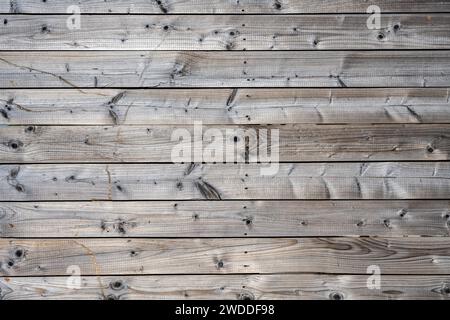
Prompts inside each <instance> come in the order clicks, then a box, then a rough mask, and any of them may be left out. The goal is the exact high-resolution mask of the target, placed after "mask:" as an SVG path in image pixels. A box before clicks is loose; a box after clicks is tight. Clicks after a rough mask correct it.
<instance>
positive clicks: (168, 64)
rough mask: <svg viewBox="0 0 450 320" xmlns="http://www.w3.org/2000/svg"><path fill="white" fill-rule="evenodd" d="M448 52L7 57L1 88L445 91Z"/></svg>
mask: <svg viewBox="0 0 450 320" xmlns="http://www.w3.org/2000/svg"><path fill="white" fill-rule="evenodd" d="M449 52H450V51H445V50H442V51H404V52H402V51H384V52H383V51H373V52H371V51H343V52H342V51H340V52H329V51H320V52H311V51H307V52H303V51H283V52H268V51H261V52H260V51H253V52H236V51H232V52H214V51H212V52H183V51H180V52H177V51H170V52H161V51H114V52H112V51H102V52H101V54H100V53H99V52H91V51H74V52H72V51H66V52H61V51H48V52H45V53H42V52H39V51H37V52H14V51H10V52H1V53H0V74H1V75H2V76H1V77H0V87H1V88H47V87H48V88H49V87H55V88H65V87H140V88H145V87H262V86H263V87H267V86H273V87H433V86H434V87H448V86H449V83H450V54H449ZM262 66H264V67H262Z"/></svg>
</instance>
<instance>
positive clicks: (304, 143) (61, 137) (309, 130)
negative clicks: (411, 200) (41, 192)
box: [0, 113, 450, 163]
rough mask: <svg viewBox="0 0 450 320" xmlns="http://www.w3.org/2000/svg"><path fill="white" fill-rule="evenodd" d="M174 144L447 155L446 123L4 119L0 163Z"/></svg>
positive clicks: (112, 157)
mask: <svg viewBox="0 0 450 320" xmlns="http://www.w3.org/2000/svg"><path fill="white" fill-rule="evenodd" d="M111 117H113V118H115V117H114V114H113V113H111ZM196 128H197V129H196ZM198 128H200V129H198ZM180 130H184V131H186V132H187V133H189V136H188V138H189V139H188V140H187V141H184V139H187V138H185V137H184V135H183V141H181V142H180V140H179V135H180V134H181V133H180V134H177V132H180ZM196 130H203V135H202V133H200V134H196V133H195V132H196ZM274 131H277V132H278V134H279V139H275V138H274V136H273V135H274V134H273V132H274ZM268 132H272V137H267V134H268ZM209 133H213V134H214V136H215V138H210V137H209ZM246 138H248V141H247V142H246ZM199 143H200V144H202V146H200V147H197V146H196V144H199ZM217 143H220V146H219V147H217ZM180 145H183V146H185V147H186V148H189V149H190V150H192V155H193V156H192V157H190V158H187V159H188V160H189V161H195V160H194V156H195V153H197V154H198V153H201V154H203V158H202V162H209V163H213V162H218V161H220V162H223V161H225V159H230V158H228V157H231V159H233V160H235V161H237V162H243V163H245V162H246V161H250V162H258V161H261V159H260V158H259V157H258V152H262V151H261V149H263V148H270V149H271V150H272V151H271V152H272V153H274V152H277V149H279V160H280V161H283V162H290V161H291V162H296V161H317V162H318V161H358V160H359V161H365V160H370V161H372V160H382V161H389V160H448V159H449V153H450V125H444V124H439V125H437V124H436V125H431V124H430V125H424V124H421V125H402V126H398V125H377V126H374V125H351V126H350V125H327V126H319V125H294V124H292V125H284V126H239V127H236V126H201V127H200V126H197V127H194V126H183V127H180V126H178V127H177V126H145V127H144V126H131V127H130V126H126V127H122V126H106V127H98V126H88V127H86V126H27V127H22V126H11V127H5V128H0V163H39V162H44V163H48V162H53V163H62V162H72V163H77V162H88V163H93V162H121V163H124V162H168V161H173V162H185V161H187V160H186V159H185V158H182V159H181V161H180V160H175V158H173V157H172V153H173V152H174V150H175V148H177V147H178V146H180ZM207 148H214V149H220V151H218V152H221V153H222V154H223V156H221V157H219V158H218V157H217V154H216V153H213V152H210V151H208V150H207ZM218 159H219V160H218ZM273 159H274V160H275V158H273ZM261 162H264V161H261Z"/></svg>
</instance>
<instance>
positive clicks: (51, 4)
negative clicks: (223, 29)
mask: <svg viewBox="0 0 450 320" xmlns="http://www.w3.org/2000/svg"><path fill="white" fill-rule="evenodd" d="M73 4H76V5H78V6H79V7H80V9H81V12H82V13H122V14H123V13H133V14H136V13H154V14H172V13H233V14H246V13H271V14H283V13H337V12H341V13H347V12H351V13H366V10H367V8H368V7H369V6H370V5H372V4H375V5H378V6H380V7H381V8H382V9H383V12H450V3H449V1H448V0H396V1H390V0H377V1H365V0H354V1H347V0H338V1H336V0H289V1H286V0H276V1H273V0H258V1H254V0H240V1H239V2H237V1H235V0H197V1H194V2H193V1H190V0H161V1H159V2H158V1H156V0H152V1H148V0H133V1H131V0H109V1H107V2H106V1H104V0H79V1H76V2H75V3H74V1H72V0H47V1H45V2H44V1H41V0H14V1H6V0H3V1H1V2H0V12H2V13H66V12H67V8H68V7H69V6H71V5H73Z"/></svg>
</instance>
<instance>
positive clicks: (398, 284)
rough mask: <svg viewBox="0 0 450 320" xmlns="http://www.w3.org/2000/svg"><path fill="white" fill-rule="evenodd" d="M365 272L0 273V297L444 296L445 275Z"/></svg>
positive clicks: (448, 283)
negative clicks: (71, 280)
mask: <svg viewBox="0 0 450 320" xmlns="http://www.w3.org/2000/svg"><path fill="white" fill-rule="evenodd" d="M368 276H369V275H324V274H276V275H273V274H271V275H269V274H266V275H201V276H196V275H171V276H100V277H93V276H90V277H82V278H81V288H80V289H68V288H67V280H68V279H67V277H1V278H0V289H1V293H0V297H1V299H3V300H19V299H33V300H40V299H48V300H61V299H70V300H79V299H93V300H99V299H100V300H102V299H107V300H108V299H120V300H130V299H133V300H137V299H162V300H166V299H176V300H191V299H194V300H195V299H208V300H212V299H214V300H216V299H217V300H223V299H227V300H248V299H250V300H266V299H270V300H273V299H283V300H286V299H289V300H291V299H293V300H302V299H308V300H309V299H313V300H335V299H344V300H357V299H365V300H372V299H373V300H379V299H401V300H403V299H404V300H406V299H408V300H409V299H412V300H413V299H414V300H415V299H439V300H448V299H449V298H450V296H449V286H450V277H448V276H399V275H396V276H390V275H383V276H382V277H381V279H382V280H381V288H380V289H378V290H369V289H367V278H368Z"/></svg>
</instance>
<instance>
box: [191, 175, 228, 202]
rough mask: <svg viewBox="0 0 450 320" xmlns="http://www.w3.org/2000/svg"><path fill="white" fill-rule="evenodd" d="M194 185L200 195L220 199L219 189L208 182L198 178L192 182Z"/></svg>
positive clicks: (209, 198) (210, 198)
mask: <svg viewBox="0 0 450 320" xmlns="http://www.w3.org/2000/svg"><path fill="white" fill-rule="evenodd" d="M194 185H195V187H196V188H197V189H198V190H199V191H200V193H201V194H202V196H203V197H204V198H205V199H208V200H222V198H221V196H220V193H219V191H217V189H216V188H214V187H213V186H212V185H210V184H209V183H208V182H206V181H203V180H200V181H195V182H194Z"/></svg>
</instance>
